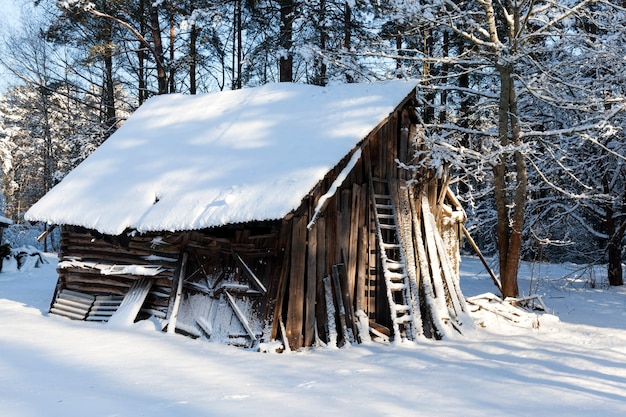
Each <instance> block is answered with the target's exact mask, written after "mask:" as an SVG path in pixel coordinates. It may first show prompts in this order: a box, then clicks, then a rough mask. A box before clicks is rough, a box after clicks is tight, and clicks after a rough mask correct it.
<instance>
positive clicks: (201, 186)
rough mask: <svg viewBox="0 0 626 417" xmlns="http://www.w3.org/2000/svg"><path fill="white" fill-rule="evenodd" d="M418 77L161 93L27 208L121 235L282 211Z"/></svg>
mask: <svg viewBox="0 0 626 417" xmlns="http://www.w3.org/2000/svg"><path fill="white" fill-rule="evenodd" d="M415 85H416V83H415V82H414V81H401V80H396V81H388V82H381V83H372V84H345V85H337V86H332V87H317V86H312V85H304V84H291V83H280V84H268V85H264V86H262V87H256V88H250V89H244V90H235V91H224V92H219V93H213V94H205V95H197V96H185V95H180V94H171V95H166V96H158V97H154V98H152V99H150V100H148V101H147V102H146V103H145V104H143V105H142V106H141V108H139V109H138V110H137V111H136V112H135V113H134V114H133V115H132V116H131V117H130V118H129V119H128V121H127V122H126V123H125V124H124V125H123V126H122V127H121V128H120V129H119V130H118V131H117V132H116V133H115V134H114V135H113V136H111V137H110V138H109V139H108V140H107V141H106V142H105V143H104V144H102V145H101V146H100V148H98V149H97V150H96V151H95V152H94V153H93V154H92V155H91V156H90V157H89V158H87V159H86V160H85V161H84V162H83V163H82V164H80V165H79V166H78V167H77V168H76V169H74V170H73V171H72V172H71V173H70V174H68V175H67V177H66V178H65V179H64V180H63V181H61V183H59V184H58V185H57V186H56V187H54V188H53V189H52V190H51V191H50V192H49V193H48V194H46V195H45V196H44V197H43V198H42V199H41V200H40V201H39V202H38V203H37V204H35V205H34V206H33V207H32V208H31V209H30V210H29V211H28V212H27V213H26V215H25V218H26V219H27V220H31V221H33V220H34V221H45V222H47V223H50V224H67V225H75V226H83V227H86V228H90V229H95V230H98V231H99V232H101V233H106V234H111V235H118V234H120V233H122V232H123V231H124V230H126V229H136V230H139V231H158V230H171V231H175V230H194V229H202V228H206V227H213V226H220V225H224V224H229V223H238V222H246V221H252V220H269V219H279V218H282V217H284V216H285V215H286V214H288V213H289V212H290V211H291V210H293V209H295V208H297V207H298V205H299V204H300V201H301V200H302V198H303V197H304V196H306V194H307V193H308V192H309V191H310V190H311V189H312V188H313V187H314V186H315V184H316V183H317V182H318V181H319V180H320V179H321V178H323V176H324V174H326V173H327V172H328V171H329V170H330V169H331V168H332V167H333V166H335V165H336V164H337V163H338V162H339V161H340V160H341V158H342V157H343V156H345V155H346V154H347V153H348V152H349V151H350V150H351V149H352V148H353V147H354V146H355V145H356V144H358V142H359V141H360V140H361V139H363V138H364V137H365V136H366V135H367V134H368V133H370V132H371V131H372V130H373V129H374V128H375V127H376V126H377V125H378V123H379V122H381V121H382V120H383V119H384V118H385V117H387V116H388V115H389V114H390V113H391V112H392V111H393V110H394V109H395V108H396V106H397V105H398V104H399V103H400V102H401V101H402V100H403V99H404V98H405V97H407V96H408V95H409V94H411V92H412V90H413V89H414V88H415Z"/></svg>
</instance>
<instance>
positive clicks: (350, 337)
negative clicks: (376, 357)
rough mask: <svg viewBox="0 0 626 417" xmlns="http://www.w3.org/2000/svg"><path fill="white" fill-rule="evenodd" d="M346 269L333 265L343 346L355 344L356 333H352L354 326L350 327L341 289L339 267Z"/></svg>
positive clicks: (333, 278) (333, 279)
mask: <svg viewBox="0 0 626 417" xmlns="http://www.w3.org/2000/svg"><path fill="white" fill-rule="evenodd" d="M340 266H341V267H342V268H345V266H344V265H343V264H338V265H333V272H332V281H333V287H334V289H335V299H336V300H337V309H338V310H339V311H338V317H339V324H340V326H341V334H342V337H343V344H348V345H349V344H351V343H354V333H353V332H352V326H349V325H348V320H347V318H346V307H345V304H344V298H343V289H342V288H341V278H340V276H339V275H340V273H339V267H340Z"/></svg>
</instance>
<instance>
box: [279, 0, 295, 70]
mask: <svg viewBox="0 0 626 417" xmlns="http://www.w3.org/2000/svg"><path fill="white" fill-rule="evenodd" d="M279 3H280V46H281V48H282V49H283V50H284V54H283V55H281V57H280V82H292V81H293V55H292V53H291V47H292V46H293V18H294V12H295V7H294V2H293V0H280V2H279ZM285 55H286V56H285Z"/></svg>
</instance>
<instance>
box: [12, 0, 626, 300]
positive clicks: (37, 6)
mask: <svg viewBox="0 0 626 417" xmlns="http://www.w3.org/2000/svg"><path fill="white" fill-rule="evenodd" d="M16 3H17V2H16ZM21 10H22V14H21V16H22V17H21V21H20V24H19V26H10V25H8V24H7V25H5V27H3V28H1V29H2V40H1V41H2V43H3V53H2V56H1V57H0V64H1V65H2V67H3V73H4V74H8V75H4V80H3V82H4V83H3V88H4V89H3V91H2V93H1V96H0V163H1V165H0V174H1V184H0V185H1V187H0V189H1V193H0V214H2V213H4V216H5V217H7V218H9V219H12V220H13V221H14V222H15V223H16V224H14V225H13V226H12V227H11V228H10V229H9V231H8V232H7V233H5V241H7V242H9V243H10V244H11V245H20V244H21V243H22V238H21V237H20V236H25V235H30V233H29V231H31V230H32V229H33V227H35V228H37V227H45V226H43V225H28V224H24V222H23V219H22V218H23V213H24V212H25V211H26V210H28V208H29V207H30V206H31V205H32V204H33V203H34V202H35V201H37V200H38V199H39V198H40V197H41V196H42V195H43V194H45V193H46V192H47V191H48V190H49V189H50V188H51V187H52V186H54V184H56V183H57V182H58V181H60V180H61V179H62V178H63V176H64V175H65V174H67V173H68V172H69V171H70V170H71V169H72V168H73V167H74V166H76V165H77V164H78V163H79V162H80V161H82V160H83V159H84V158H85V157H86V156H88V155H89V154H90V153H91V152H92V151H93V150H94V149H95V148H97V146H98V145H99V144H100V143H102V142H103V141H104V140H106V139H107V138H108V137H109V136H110V135H111V134H112V133H114V132H115V130H116V129H118V128H119V127H120V126H121V124H122V123H123V122H124V120H125V119H126V118H127V117H128V116H129V115H130V114H131V113H132V112H133V111H134V110H135V109H136V108H138V107H139V106H140V105H141V104H142V103H143V102H144V101H145V100H147V99H148V98H149V97H151V96H154V95H158V94H172V93H183V94H199V93H205V92H215V91H220V90H225V89H239V88H245V87H251V86H257V85H262V84H265V83H269V82H299V83H310V84H316V85H327V84H333V83H352V82H368V81H374V80H384V79H391V78H413V79H417V80H419V81H420V84H419V87H418V95H417V98H418V102H419V111H418V113H417V114H416V117H417V118H418V121H419V124H420V126H421V129H420V131H419V136H420V140H421V143H424V144H425V145H426V146H425V147H421V148H419V149H416V151H417V152H416V160H415V166H407V167H406V168H407V169H413V168H415V167H416V166H418V165H420V164H428V165H429V166H430V167H431V168H433V169H435V170H436V171H437V172H439V173H442V172H443V171H444V170H446V169H450V170H452V173H453V174H452V178H453V180H452V181H451V183H450V187H451V188H452V189H453V190H454V192H455V193H456V194H457V195H458V197H459V198H460V199H461V200H462V201H463V203H464V205H465V207H466V210H467V212H468V217H469V221H468V223H467V224H466V227H467V229H468V230H469V231H470V232H471V234H472V235H473V236H474V239H475V240H476V241H477V242H478V244H479V246H480V247H481V248H482V250H483V251H484V252H485V253H487V254H497V257H496V258H497V260H498V266H497V268H499V275H500V278H501V280H502V292H503V295H505V296H515V295H517V293H518V285H517V270H518V265H519V262H520V260H521V259H530V260H533V259H534V260H548V261H555V262H562V261H572V262H578V263H588V264H596V263H603V264H607V265H608V267H607V276H608V283H609V284H610V285H622V284H623V277H622V255H623V252H624V235H625V234H626V166H625V165H626V164H625V162H626V148H625V146H626V141H625V140H624V139H625V137H624V126H625V124H626V119H625V117H624V109H625V108H626V107H625V106H626V101H625V95H624V90H625V86H626V84H625V79H624V77H625V76H626V39H625V38H626V27H625V26H626V1H622V0H619V1H617V0H605V1H594V0H586V1H584V0H583V1H581V0H546V1H542V0H501V1H493V0H431V1H408V0H389V1H385V0H371V1H370V0H348V1H345V0H344V1H339V0H314V1H295V0H256V1H255V0H228V1H226V0H224V1H207V0H93V1H85V0H63V1H55V0H33V1H24V2H23V6H22V9H21ZM18 27H19V29H16V28H18ZM426 154H427V155H428V157H424V155H426ZM54 236H55V235H54V234H51V235H50V237H49V239H48V240H47V241H46V242H45V245H46V247H45V248H44V249H45V250H52V251H54V250H56V249H57V248H56V245H57V244H58V242H57V241H56V240H55V237H54Z"/></svg>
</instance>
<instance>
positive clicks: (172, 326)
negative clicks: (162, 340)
mask: <svg viewBox="0 0 626 417" xmlns="http://www.w3.org/2000/svg"><path fill="white" fill-rule="evenodd" d="M187 258H188V254H187V252H183V257H182V260H181V263H180V271H179V274H178V277H177V279H178V282H177V283H176V293H175V294H174V304H173V306H172V310H171V312H170V315H169V320H168V324H167V332H168V333H174V332H175V331H176V321H177V320H178V310H179V308H180V299H181V297H182V295H183V282H184V281H185V271H186V270H187Z"/></svg>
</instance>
